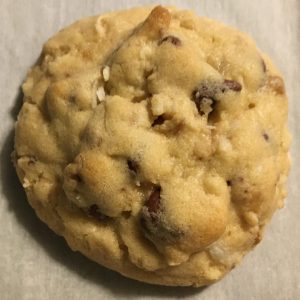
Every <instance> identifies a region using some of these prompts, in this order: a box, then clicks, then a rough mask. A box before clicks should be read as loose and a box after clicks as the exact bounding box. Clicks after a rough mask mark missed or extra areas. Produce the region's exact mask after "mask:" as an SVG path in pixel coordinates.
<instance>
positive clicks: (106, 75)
mask: <svg viewBox="0 0 300 300" xmlns="http://www.w3.org/2000/svg"><path fill="white" fill-rule="evenodd" d="M109 73H110V68H109V66H105V67H104V68H103V70H102V74H103V79H104V81H108V80H109Z"/></svg>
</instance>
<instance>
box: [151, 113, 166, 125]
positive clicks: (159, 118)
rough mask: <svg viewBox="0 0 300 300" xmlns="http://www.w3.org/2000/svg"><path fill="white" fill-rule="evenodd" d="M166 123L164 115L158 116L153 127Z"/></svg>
mask: <svg viewBox="0 0 300 300" xmlns="http://www.w3.org/2000/svg"><path fill="white" fill-rule="evenodd" d="M164 122H165V118H164V116H163V115H160V116H158V117H157V118H156V119H155V120H154V121H153V123H152V125H151V127H154V126H156V125H161V124H163V123H164Z"/></svg>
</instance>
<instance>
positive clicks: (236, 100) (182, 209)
mask: <svg viewBox="0 0 300 300" xmlns="http://www.w3.org/2000/svg"><path fill="white" fill-rule="evenodd" d="M23 91H24V104H23V107H22V109H21V112H20V114H19V117H18V121H17V124H16V136H15V151H14V155H13V158H14V164H15V166H16V169H17V172H18V176H19V178H20V180H21V182H22V183H23V187H24V188H25V190H26V194H27V197H28V201H29V202H30V204H31V205H32V207H33V208H34V209H35V211H36V213H37V214H38V216H39V217H40V218H41V219H42V220H43V221H44V222H45V223H47V224H48V225H49V226H50V227H51V228H52V229H53V230H54V231H55V232H56V233H57V234H59V235H62V236H63V237H64V238H65V239H66V241H67V242H68V244H69V245H70V247H71V248H72V249H73V250H77V251H80V252H82V253H83V254H84V255H86V256H87V257H89V258H91V259H92V260H94V261H96V262H98V263H100V264H102V265H104V266H106V267H108V268H111V269H113V270H116V271H118V272H120V273H122V274H124V275H125V276H128V277H131V278H135V279H137V280H141V281H146V282H149V283H156V284H163V285H182V286H184V285H193V286H202V285H207V284H210V283H213V282H215V281H217V280H219V279H220V278H222V277H223V276H224V275H225V274H226V273H228V272H229V271H230V270H231V269H232V268H233V267H234V266H235V265H236V264H237V263H239V262H240V260H241V259H242V257H243V256H244V255H245V254H246V253H247V252H248V251H250V250H251V249H252V248H253V247H254V246H255V245H256V244H257V243H258V242H259V241H260V240H261V236H262V232H263V229H264V227H265V225H266V223H268V221H269V220H270V218H271V216H272V214H273V213H274V211H275V210H276V209H277V208H279V207H282V205H283V199H284V198H285V196H286V191H285V183H286V178H287V173H288V169H289V158H288V148H289V139H290V138H289V134H288V131H287V125H286V123H287V98H286V95H285V89H284V82H283V80H282V77H281V75H280V73H279V72H278V71H277V69H276V68H275V67H274V66H273V64H272V62H271V61H270V59H269V58H268V57H267V56H266V55H264V54H262V53H261V52H260V51H259V50H258V49H257V48H256V46H255V44H254V42H253V41H252V40H251V39H250V38H249V37H248V36H246V35H245V34H243V33H240V32H239V31H237V30H235V29H232V28H229V27H227V26H225V25H222V24H220V23H218V22H216V21H213V20H209V19H206V18H199V17H197V16H196V15H195V14H194V13H192V12H190V11H182V10H176V9H174V8H172V9H166V8H163V7H161V6H158V7H155V8H154V9H150V8H135V9H132V10H128V11H120V12H113V13H109V14H105V15H103V16H99V17H91V18H87V19H83V20H81V21H78V22H76V23H75V24H73V25H71V26H70V27H68V28H66V29H63V30H62V31H60V32H59V33H58V34H57V35H55V36H54V37H53V38H51V39H50V40H49V41H48V42H47V43H46V44H45V45H44V47H43V52H42V55H41V59H40V60H39V63H38V64H37V65H36V66H35V67H34V68H33V69H32V70H31V71H30V72H29V74H28V77H27V79H26V81H25V83H24V85H23Z"/></svg>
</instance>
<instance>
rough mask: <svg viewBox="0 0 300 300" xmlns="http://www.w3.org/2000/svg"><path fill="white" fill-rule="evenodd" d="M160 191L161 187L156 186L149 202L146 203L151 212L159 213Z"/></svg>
mask: <svg viewBox="0 0 300 300" xmlns="http://www.w3.org/2000/svg"><path fill="white" fill-rule="evenodd" d="M160 191H161V187H160V186H156V187H155V188H154V189H153V190H152V192H151V194H150V196H149V199H148V200H147V202H146V203H145V206H146V207H147V208H148V211H149V213H157V211H158V210H159V206H160Z"/></svg>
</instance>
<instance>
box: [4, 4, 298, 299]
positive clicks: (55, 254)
mask: <svg viewBox="0 0 300 300" xmlns="http://www.w3.org/2000/svg"><path fill="white" fill-rule="evenodd" d="M146 3H147V4H149V3H154V2H152V1H125V0H122V1H118V0H107V1H100V0H98V1H96V0H86V1H82V0H69V1H68V0H64V1H58V0H57V1H55V0H47V1H46V0H30V1H29V0H28V1H27V0H24V1H22V0H1V1H0V39H1V43H0V58H1V67H0V76H1V77H0V95H1V96H0V113H1V116H0V129H1V135H0V138H1V141H0V149H1V153H0V155H1V158H0V159H1V168H0V172H1V176H0V179H1V194H0V299H3V300H8V299H9V300H12V299H13V300H15V299H16V300H21V299H39V300H40V299H42V300H44V299H45V300H48V299H49V300H50V299H51V300H53V299H72V300H79V299H80V300H81V299H90V300H92V299H182V298H185V299H202V300H204V299H205V300H206V299H212V300H215V299H221V300H223V299H224V300H227V299H228V300H232V299H242V300H243V299H247V300H248V299H255V300H258V299H263V300H268V299H272V300H273V299H280V300H281V299H291V300H296V299H300V228H299V218H300V201H299V194H300V189H299V183H300V180H299V178H300V168H299V167H300V155H299V152H300V151H299V150H300V147H299V146H300V145H299V143H300V141H299V133H300V126H299V123H298V122H297V121H298V120H299V119H300V105H299V101H300V99H299V95H300V81H299V78H300V71H299V70H300V62H299V58H300V42H299V41H300V1H299V0H251V1H250V0H249V1H247V0H226V1H222V0H202V1H175V0H174V1H161V3H169V4H172V5H177V6H181V7H185V8H191V9H194V10H196V11H197V13H198V14H200V15H204V16H208V17H212V18H216V19H219V20H221V21H224V22H226V23H227V24H230V25H234V26H236V27H238V28H240V29H241V30H243V31H246V32H248V33H250V34H251V35H252V36H253V37H254V38H255V39H256V41H257V43H258V45H259V47H260V48H262V49H263V50H264V51H265V52H267V53H269V54H270V55H271V57H272V58H273V60H274V61H275V63H276V64H277V65H278V67H279V68H280V69H281V70H282V72H283V74H284V76H285V78H286V85H287V90H288V94H289V98H290V107H289V108H290V115H289V125H290V129H291V131H292V133H293V135H294V140H293V149H292V151H291V155H292V158H293V168H292V171H291V174H290V181H289V196H288V200H287V202H286V207H285V208H284V209H282V210H281V211H279V212H277V213H276V215H275V217H274V218H273V220H272V223H271V224H270V226H269V227H268V229H267V232H266V236H265V238H264V240H263V242H262V243H261V244H260V245H259V246H258V247H257V248H256V250H255V251H254V252H251V253H250V254H249V255H247V257H246V258H245V259H244V261H243V263H242V264H241V265H240V266H238V267H237V268H236V269H235V270H233V271H232V272H231V274H230V275H228V276H227V277H226V278H225V279H224V280H222V281H221V282H219V283H217V284H215V285H213V286H211V287H208V288H205V289H202V290H199V289H193V288H167V287H157V286H151V285H147V284H143V283H139V282H136V281H133V280H129V279H126V278H123V277H121V276H120V275H118V274H116V273H114V272H112V271H109V270H106V269H104V268H102V267H100V266H98V265H96V264H95V263H93V262H90V261H89V260H88V259H86V258H84V257H83V256H82V255H80V254H78V253H73V252H72V251H71V250H70V249H69V248H68V247H67V245H66V243H65V242H64V241H63V239H62V238H60V237H57V236H56V235H55V234H54V233H52V232H51V231H50V230H49V229H48V228H47V226H46V225H44V224H42V223H41V222H40V221H39V220H38V219H37V217H36V216H35V214H34V212H33V210H32V209H31V208H30V207H29V205H28V204H27V202H26V201H25V195H24V192H23V191H22V189H21V187H20V184H19V183H18V181H17V178H16V175H15V173H14V170H13V169H12V165H11V163H10V157H9V156H10V152H11V151H12V140H13V123H14V120H15V117H16V114H17V112H18V110H19V108H20V103H21V96H20V90H19V87H20V84H21V83H22V81H23V80H24V77H25V75H26V72H27V70H28V68H29V67H30V66H32V64H34V62H35V61H36V59H37V58H38V56H39V53H40V50H41V47H42V44H43V43H44V42H45V41H46V40H47V38H48V37H50V36H51V35H52V34H54V33H55V32H56V31H58V30H59V29H60V28H62V27H63V26H65V25H67V24H70V23H71V22H73V21H75V20H76V19H79V18H81V17H84V16H88V15H96V14H100V13H103V12H106V11H108V10H113V9H123V8H126V7H132V6H136V5H141V4H146Z"/></svg>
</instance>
